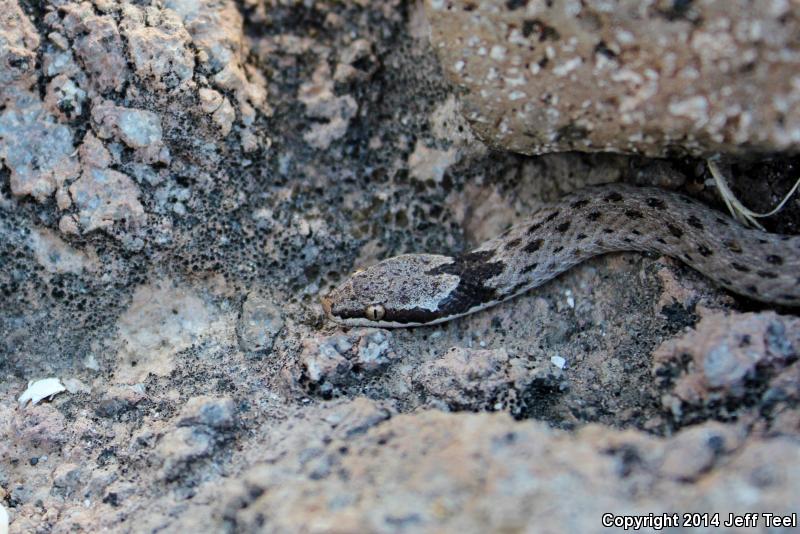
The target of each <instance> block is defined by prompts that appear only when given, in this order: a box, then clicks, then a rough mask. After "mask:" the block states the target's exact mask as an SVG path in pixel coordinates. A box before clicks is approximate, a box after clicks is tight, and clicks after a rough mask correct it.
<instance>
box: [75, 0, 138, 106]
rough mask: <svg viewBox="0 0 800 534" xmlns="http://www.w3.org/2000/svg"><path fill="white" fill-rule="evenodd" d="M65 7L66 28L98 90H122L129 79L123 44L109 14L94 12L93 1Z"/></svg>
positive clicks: (79, 57) (77, 53)
mask: <svg viewBox="0 0 800 534" xmlns="http://www.w3.org/2000/svg"><path fill="white" fill-rule="evenodd" d="M60 9H61V10H63V13H64V16H63V27H64V30H65V32H66V36H67V37H68V38H70V39H72V40H73V41H74V42H73V50H74V51H75V55H76V56H77V58H78V60H79V61H80V63H81V64H82V65H83V66H84V69H85V70H86V71H87V72H88V74H89V76H90V79H91V80H92V82H93V85H94V88H95V89H97V90H98V91H99V92H105V91H109V90H113V91H119V90H121V89H122V87H123V84H124V83H125V82H126V81H127V80H128V78H129V76H130V71H128V67H127V63H128V62H127V58H126V57H125V52H124V45H123V43H122V37H121V36H120V34H119V29H118V28H117V24H116V22H115V20H114V17H113V16H111V15H110V14H104V15H98V14H95V12H94V10H93V9H92V6H91V4H88V3H70V4H67V5H64V6H62V7H61V8H60Z"/></svg>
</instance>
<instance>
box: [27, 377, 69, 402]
mask: <svg viewBox="0 0 800 534" xmlns="http://www.w3.org/2000/svg"><path fill="white" fill-rule="evenodd" d="M66 389H67V388H65V387H64V386H63V385H62V384H61V380H59V379H58V378H44V379H42V380H36V381H35V382H34V381H31V382H28V389H26V390H25V391H24V392H23V393H22V395H20V396H19V399H18V401H19V406H20V408H24V407H25V405H26V404H28V402H30V403H31V405H33V404H38V403H39V401H41V400H43V399H47V398H49V397H53V396H54V395H56V394H58V393H61V392H62V391H66Z"/></svg>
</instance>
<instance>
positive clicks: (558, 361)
mask: <svg viewBox="0 0 800 534" xmlns="http://www.w3.org/2000/svg"><path fill="white" fill-rule="evenodd" d="M550 362H551V363H552V364H553V365H555V366H556V367H558V368H559V369H563V368H564V366H565V365H567V360H565V359H564V358H562V357H561V356H551V357H550Z"/></svg>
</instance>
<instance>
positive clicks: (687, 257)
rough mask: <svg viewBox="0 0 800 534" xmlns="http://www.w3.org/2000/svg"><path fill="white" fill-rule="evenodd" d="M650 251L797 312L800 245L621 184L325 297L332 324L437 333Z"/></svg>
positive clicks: (413, 257)
mask: <svg viewBox="0 0 800 534" xmlns="http://www.w3.org/2000/svg"><path fill="white" fill-rule="evenodd" d="M616 251H652V252H658V253H660V254H666V255H668V256H671V257H673V258H677V259H680V260H681V261H683V262H685V263H687V264H688V265H690V266H691V267H693V268H694V269H696V270H698V271H699V272H701V273H703V274H704V275H706V276H708V277H709V278H711V279H712V280H714V281H715V282H716V283H718V284H719V285H721V286H723V287H725V288H727V289H729V290H731V291H733V292H735V293H739V294H741V295H745V296H747V297H750V298H753V299H757V300H761V301H764V302H768V303H775V304H784V305H789V306H799V305H800V236H787V235H776V234H768V233H765V232H762V231H759V230H751V229H748V228H745V227H744V226H742V225H740V224H739V223H737V222H735V221H734V220H733V219H730V218H729V217H727V216H725V215H723V214H721V213H719V212H716V211H714V210H712V209H710V208H708V207H706V206H704V205H703V204H701V203H699V202H697V201H695V200H692V199H690V198H688V197H685V196H683V195H679V194H676V193H672V192H668V191H664V190H661V189H655V188H638V187H632V186H628V185H622V184H614V185H605V186H600V187H592V188H587V189H584V190H581V191H578V192H577V193H574V194H572V195H569V196H567V197H564V198H563V199H561V200H560V201H558V202H556V203H554V204H551V205H548V206H545V207H544V208H542V209H541V210H539V211H538V212H537V213H536V214H535V215H534V216H533V217H532V218H530V219H528V220H527V221H525V222H523V223H522V224H519V225H517V226H514V227H512V228H511V229H509V230H508V231H506V232H505V233H504V234H502V235H500V236H498V237H496V238H494V239H491V240H489V241H486V242H485V243H483V244H482V245H480V246H479V247H478V248H476V249H475V250H473V251H471V252H468V253H465V254H462V255H460V256H455V257H451V256H442V255H438V254H404V255H401V256H396V257H393V258H389V259H386V260H383V261H381V262H379V263H377V264H375V265H373V266H371V267H369V268H367V269H365V270H362V271H357V272H355V273H353V275H352V276H350V277H349V278H347V279H346V280H345V281H344V282H343V283H342V284H341V285H339V286H338V287H337V288H336V289H334V290H333V291H332V292H331V293H329V294H328V295H327V297H323V299H322V305H323V308H324V309H325V312H326V313H327V315H328V316H329V317H330V318H331V319H333V320H334V321H336V322H340V323H343V324H348V325H358V326H378V327H384V328H392V327H410V326H420V325H429V324H435V323H440V322H443V321H448V320H450V319H453V318H455V317H460V316H463V315H466V314H469V313H472V312H475V311H478V310H481V309H484V308H487V307H489V306H492V305H494V304H497V303H499V302H502V301H504V300H507V299H510V298H512V297H514V296H516V295H519V294H520V293H524V292H525V291H528V290H529V289H531V288H534V287H537V286H539V285H541V284H543V283H544V282H546V281H548V280H550V279H551V278H553V277H555V276H557V275H558V274H559V273H562V272H563V271H565V270H567V269H569V268H570V267H572V266H573V265H576V264H578V263H580V262H582V261H584V260H586V259H588V258H591V257H592V256H596V255H598V254H604V253H607V252H616Z"/></svg>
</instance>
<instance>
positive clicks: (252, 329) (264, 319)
mask: <svg viewBox="0 0 800 534" xmlns="http://www.w3.org/2000/svg"><path fill="white" fill-rule="evenodd" d="M282 315H283V314H282V313H281V309H280V308H279V307H278V306H276V305H275V304H274V303H273V302H272V301H271V300H268V299H266V298H264V297H261V296H260V295H258V294H257V293H255V292H251V293H250V294H248V295H247V299H246V300H245V301H244V303H243V304H242V313H241V315H240V318H239V322H238V323H237V335H238V337H239V346H240V347H241V348H242V350H246V351H261V350H266V351H271V350H272V345H273V343H275V338H276V337H277V335H278V334H279V333H280V331H281V330H282V329H283V326H284V321H283V316H282Z"/></svg>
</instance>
